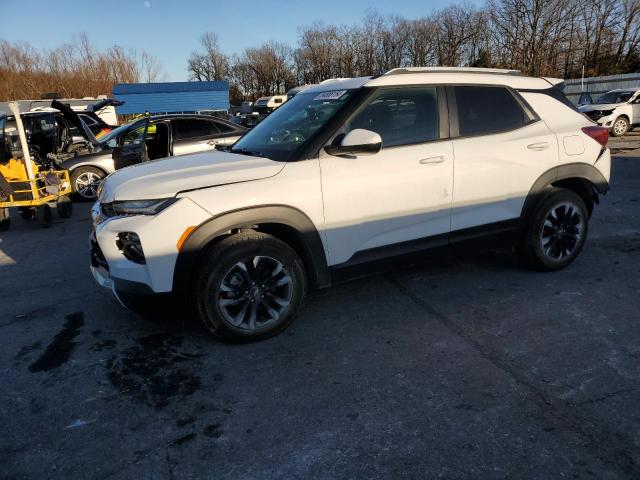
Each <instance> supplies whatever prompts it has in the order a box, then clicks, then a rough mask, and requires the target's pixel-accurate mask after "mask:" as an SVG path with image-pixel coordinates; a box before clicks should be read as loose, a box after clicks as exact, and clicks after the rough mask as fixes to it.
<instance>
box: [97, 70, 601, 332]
mask: <svg viewBox="0 0 640 480" xmlns="http://www.w3.org/2000/svg"><path fill="white" fill-rule="evenodd" d="M559 82H560V80H553V79H545V78H531V77H526V76H524V75H521V74H520V73H519V72H514V71H510V70H497V69H469V68H399V69H394V70H391V71H388V72H387V73H385V74H383V75H380V76H378V77H376V78H354V79H348V80H337V81H333V82H328V83H325V84H320V85H318V86H316V87H313V88H310V89H308V90H305V91H304V92H301V93H299V94H298V95H296V96H295V97H294V98H293V99H292V100H291V101H289V102H287V103H286V104H285V105H283V106H282V107H281V108H279V109H278V110H276V111H275V112H274V113H272V114H271V115H269V116H268V117H267V118H266V119H265V120H263V121H262V122H261V123H260V124H258V125H257V126H256V127H254V128H253V130H251V131H249V132H248V133H247V134H246V135H245V136H244V137H242V138H241V139H240V140H239V141H238V142H236V143H235V144H234V145H233V146H232V147H231V148H230V149H229V150H228V151H226V152H220V151H216V152H205V153H199V154H195V155H188V156H185V157H182V158H180V159H165V160H160V161H156V162H148V163H144V164H140V165H137V166H135V167H132V168H126V169H123V170H119V171H117V172H115V173H113V174H111V175H110V176H109V177H108V178H107V179H106V180H105V182H104V183H103V184H102V186H101V191H100V195H99V199H98V202H96V203H95V205H94V207H93V210H92V216H93V225H94V229H93V232H92V234H91V242H90V243H91V271H92V272H93V275H94V278H95V280H96V282H97V283H98V284H99V285H102V286H104V287H107V288H108V289H110V290H111V291H112V292H113V294H115V296H116V297H117V298H119V299H120V301H121V302H122V303H124V304H125V305H129V306H130V307H132V308H135V309H140V308H143V307H144V305H145V304H149V303H151V304H153V302H154V298H157V297H154V295H156V294H169V295H170V296H173V298H175V299H176V300H179V301H180V302H185V303H186V305H187V306H188V307H192V308H193V309H194V310H195V311H196V312H197V315H198V316H199V317H200V319H201V320H202V322H203V324H204V325H205V326H206V328H207V329H208V330H209V331H210V332H211V333H213V334H215V335H217V336H220V337H222V338H225V339H231V340H234V341H238V340H240V341H251V340H258V339H263V338H267V337H269V336H272V335H275V334H277V333H278V332H281V331H282V330H283V329H284V328H286V327H287V325H289V324H290V323H291V322H292V321H293V319H294V316H295V315H296V313H297V312H298V310H299V309H300V306H301V305H302V303H303V299H304V297H305V292H306V290H307V288H317V287H327V286H329V285H331V284H332V283H334V282H337V281H340V280H344V279H345V278H350V277H352V276H358V275H361V274H362V273H363V272H366V271H367V270H368V269H370V268H373V267H376V268H378V267H380V266H381V265H380V263H379V262H383V265H386V264H391V265H392V266H397V265H401V261H403V260H410V259H411V260H415V259H418V260H422V259H425V258H428V252H431V254H436V255H442V253H443V252H445V251H447V250H449V249H451V248H453V247H455V248H457V249H460V248H463V247H466V248H486V247H490V248H496V247H499V246H505V245H506V246H510V247H511V246H513V247H515V248H516V250H517V251H518V252H519V253H520V254H521V255H522V256H523V258H524V259H525V260H526V261H527V262H528V264H529V265H530V266H531V267H532V268H535V269H538V270H559V269H562V268H564V267H566V266H567V265H569V264H571V262H573V261H574V260H575V259H576V257H577V256H578V255H579V253H580V251H581V250H582V247H583V246H584V243H585V240H586V238H587V231H588V228H589V218H590V216H591V214H592V212H593V209H594V206H595V205H596V204H597V203H598V198H599V195H601V194H604V193H606V192H607V190H608V189H609V176H610V168H611V156H610V152H609V149H608V148H607V146H606V145H607V140H608V131H607V129H606V128H605V127H601V126H598V125H595V124H594V123H593V122H591V121H590V120H589V119H587V118H586V117H585V116H584V115H582V114H581V113H580V112H579V111H578V110H577V109H576V108H575V107H574V106H573V104H571V102H569V101H568V100H567V98H566V97H565V96H564V95H563V94H562V92H561V91H560V90H559V89H558V88H557V87H556V84H557V83H559ZM385 261H386V263H384V262H385ZM536 278H537V277H536ZM535 281H537V280H535ZM145 299H146V300H145ZM181 311H187V310H184V309H182V310H181Z"/></svg>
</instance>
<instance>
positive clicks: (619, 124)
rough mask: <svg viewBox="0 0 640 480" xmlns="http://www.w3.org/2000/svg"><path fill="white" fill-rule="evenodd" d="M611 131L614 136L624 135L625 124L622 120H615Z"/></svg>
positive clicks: (625, 130)
mask: <svg viewBox="0 0 640 480" xmlns="http://www.w3.org/2000/svg"><path fill="white" fill-rule="evenodd" d="M613 131H614V133H615V134H616V135H624V134H625V133H626V132H627V122H626V121H624V120H623V119H619V120H616V122H615V123H614V124H613Z"/></svg>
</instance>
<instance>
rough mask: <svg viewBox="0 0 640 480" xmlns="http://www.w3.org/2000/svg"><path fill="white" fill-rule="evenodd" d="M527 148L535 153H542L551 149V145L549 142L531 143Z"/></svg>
mask: <svg viewBox="0 0 640 480" xmlns="http://www.w3.org/2000/svg"><path fill="white" fill-rule="evenodd" d="M527 148H528V149H529V150H533V151H535V152H541V151H542V150H546V149H547V148H549V143H548V142H540V143H531V144H529V145H527Z"/></svg>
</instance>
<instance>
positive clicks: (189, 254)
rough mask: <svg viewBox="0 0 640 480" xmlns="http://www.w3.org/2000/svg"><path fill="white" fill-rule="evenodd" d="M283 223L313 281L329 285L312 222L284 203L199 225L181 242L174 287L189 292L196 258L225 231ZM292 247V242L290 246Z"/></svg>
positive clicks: (320, 284) (237, 211)
mask: <svg viewBox="0 0 640 480" xmlns="http://www.w3.org/2000/svg"><path fill="white" fill-rule="evenodd" d="M264 224H269V225H282V226H285V227H288V229H290V230H291V231H293V232H296V234H295V236H296V238H295V240H296V243H297V245H296V246H297V247H299V248H298V250H300V249H302V252H300V251H299V253H301V256H302V257H303V258H302V260H303V262H304V263H305V267H306V268H307V270H309V272H308V273H309V274H310V279H311V280H312V283H313V284H314V285H316V286H318V287H324V286H328V285H329V284H330V283H331V275H330V272H329V267H328V265H327V259H326V256H325V251H324V246H323V244H322V240H321V238H320V234H319V232H318V230H317V229H316V227H315V225H314V224H313V222H312V221H311V220H310V219H309V217H308V216H307V215H305V214H304V213H303V212H302V211H300V210H298V209H296V208H294V207H290V206H287V205H262V206H255V207H249V208H245V209H240V210H234V211H231V212H226V213H223V214H220V215H216V216H215V217H213V218H211V219H209V220H207V221H205V222H203V223H202V224H200V225H199V226H198V227H197V228H196V229H195V230H194V232H193V233H191V235H189V237H188V238H187V240H186V241H185V242H184V244H183V246H182V249H181V251H180V254H179V255H178V258H177V261H176V267H175V270H174V277H173V289H174V291H175V292H178V293H180V292H181V293H182V294H185V293H188V292H189V291H190V290H191V289H190V283H191V277H192V275H193V272H194V271H195V269H196V268H197V266H198V265H199V259H200V256H201V255H202V253H203V252H204V251H205V249H206V248H207V246H208V245H210V244H211V243H212V242H214V241H215V240H216V239H219V238H221V237H223V236H224V235H225V234H226V233H227V232H229V231H233V230H238V229H242V228H251V227H254V226H255V225H264ZM292 247H294V245H292Z"/></svg>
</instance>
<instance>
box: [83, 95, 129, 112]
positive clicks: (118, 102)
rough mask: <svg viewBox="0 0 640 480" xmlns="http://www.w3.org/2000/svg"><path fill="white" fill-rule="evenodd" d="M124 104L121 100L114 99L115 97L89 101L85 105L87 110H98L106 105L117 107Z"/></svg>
mask: <svg viewBox="0 0 640 480" xmlns="http://www.w3.org/2000/svg"><path fill="white" fill-rule="evenodd" d="M121 105H124V101H123V100H116V99H115V98H103V99H102V100H98V101H97V102H95V103H90V104H89V105H87V111H88V112H98V111H100V110H102V109H103V108H106V107H111V106H113V107H119V106H121Z"/></svg>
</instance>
